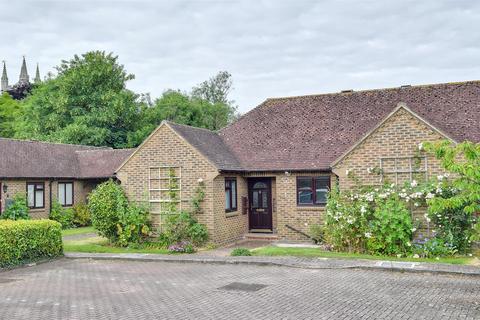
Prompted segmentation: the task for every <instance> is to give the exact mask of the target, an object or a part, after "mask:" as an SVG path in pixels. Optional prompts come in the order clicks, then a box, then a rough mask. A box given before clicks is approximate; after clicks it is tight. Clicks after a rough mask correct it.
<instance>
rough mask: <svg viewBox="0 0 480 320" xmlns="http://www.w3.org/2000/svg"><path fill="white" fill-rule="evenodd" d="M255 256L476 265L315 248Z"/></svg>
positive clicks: (467, 259) (274, 249)
mask: <svg viewBox="0 0 480 320" xmlns="http://www.w3.org/2000/svg"><path fill="white" fill-rule="evenodd" d="M252 254H253V255H256V256H294V257H310V258H314V257H323V258H341V259H368V260H384V261H385V260H388V261H412V262H435V263H450V264H464V265H472V264H476V263H478V258H473V257H465V256H458V257H448V258H439V259H438V260H437V259H423V258H420V259H415V258H396V257H388V256H373V255H368V254H358V253H345V252H331V251H323V250H321V249H317V248H284V247H275V246H268V247H262V248H258V249H254V250H252Z"/></svg>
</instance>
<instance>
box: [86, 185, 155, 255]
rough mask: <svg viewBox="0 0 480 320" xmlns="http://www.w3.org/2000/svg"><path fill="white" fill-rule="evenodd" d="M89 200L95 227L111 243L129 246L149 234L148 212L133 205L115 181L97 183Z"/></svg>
mask: <svg viewBox="0 0 480 320" xmlns="http://www.w3.org/2000/svg"><path fill="white" fill-rule="evenodd" d="M88 199H89V202H88V209H89V211H90V214H91V217H92V224H93V227H94V228H95V229H96V230H97V231H98V232H99V234H100V235H102V236H104V237H106V238H108V239H109V240H110V242H111V243H113V244H117V245H120V246H127V245H128V244H130V243H139V242H141V241H143V239H144V238H145V237H146V236H148V233H149V231H150V228H149V226H148V225H149V223H148V211H147V210H146V209H145V208H143V207H139V206H136V205H134V204H129V203H128V200H127V196H126V195H125V193H124V192H123V189H122V187H120V186H119V185H118V184H116V183H115V182H113V181H112V180H110V181H107V182H104V183H102V184H100V185H99V186H97V188H95V190H93V192H92V193H91V194H90V197H89V198H88Z"/></svg>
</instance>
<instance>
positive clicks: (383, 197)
mask: <svg viewBox="0 0 480 320" xmlns="http://www.w3.org/2000/svg"><path fill="white" fill-rule="evenodd" d="M387 196H388V194H386V193H380V194H379V195H378V197H380V198H382V199H385V198H386V197H387Z"/></svg>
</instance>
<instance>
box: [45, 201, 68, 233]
mask: <svg viewBox="0 0 480 320" xmlns="http://www.w3.org/2000/svg"><path fill="white" fill-rule="evenodd" d="M48 218H49V219H50V220H53V221H57V222H58V223H60V224H61V225H62V229H68V228H72V227H73V226H74V224H73V210H72V209H70V208H64V207H62V206H61V204H60V203H58V202H54V203H52V210H50V214H49V215H48Z"/></svg>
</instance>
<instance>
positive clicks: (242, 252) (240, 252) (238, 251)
mask: <svg viewBox="0 0 480 320" xmlns="http://www.w3.org/2000/svg"><path fill="white" fill-rule="evenodd" d="M230 255H231V256H232V257H239V256H251V255H252V253H251V252H250V250H248V249H247V248H235V249H233V250H232V253H230Z"/></svg>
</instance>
